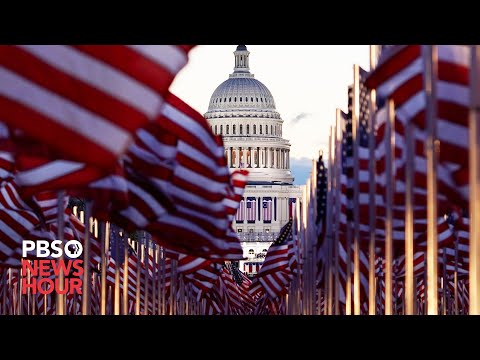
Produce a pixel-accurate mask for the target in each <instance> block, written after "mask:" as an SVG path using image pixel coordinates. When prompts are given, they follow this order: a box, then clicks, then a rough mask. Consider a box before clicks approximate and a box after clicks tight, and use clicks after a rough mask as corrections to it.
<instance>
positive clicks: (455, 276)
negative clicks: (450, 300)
mask: <svg viewBox="0 0 480 360" xmlns="http://www.w3.org/2000/svg"><path fill="white" fill-rule="evenodd" d="M453 296H454V307H455V309H454V310H455V315H458V234H457V232H455V269H454V272H453Z"/></svg>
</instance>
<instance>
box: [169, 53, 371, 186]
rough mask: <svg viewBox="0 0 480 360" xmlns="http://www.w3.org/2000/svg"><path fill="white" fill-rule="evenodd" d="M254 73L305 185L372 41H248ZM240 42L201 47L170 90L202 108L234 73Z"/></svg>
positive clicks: (299, 181)
mask: <svg viewBox="0 0 480 360" xmlns="http://www.w3.org/2000/svg"><path fill="white" fill-rule="evenodd" d="M247 48H248V50H249V51H250V56H249V61H250V72H251V73H253V74H254V75H255V78H256V79H257V80H259V81H261V82H262V83H263V84H264V85H266V86H267V87H268V89H269V90H270V92H271V93H272V95H273V98H274V99H275V105H276V108H277V111H278V112H279V113H280V115H281V117H282V119H283V120H284V123H283V137H284V138H286V139H288V140H290V143H291V145H292V146H291V149H290V157H291V159H290V164H291V169H292V172H293V175H294V176H295V184H298V185H301V184H305V182H306V179H307V178H308V176H309V174H310V169H311V167H312V160H313V159H314V158H317V157H318V151H319V150H323V151H324V154H326V153H327V151H328V134H329V128H330V126H331V125H333V124H334V122H335V111H336V108H341V109H343V110H344V111H346V110H347V90H348V86H349V85H350V84H352V82H353V65H354V64H358V65H360V66H361V67H363V68H364V69H365V70H368V69H369V63H370V62H369V47H368V45H247ZM235 49H236V45H199V46H197V47H196V48H194V49H193V50H192V51H191V52H190V55H189V61H188V64H187V65H186V66H185V68H184V69H183V70H182V71H181V72H180V73H179V74H178V75H177V77H176V78H175V81H174V82H173V84H172V86H171V87H170V90H171V92H173V93H174V94H175V95H177V96H179V97H180V98H181V99H182V100H184V101H185V102H186V103H188V104H189V105H190V106H192V107H193V108H194V109H196V110H197V111H198V112H200V113H201V114H202V115H203V114H205V112H206V111H207V109H208V103H209V101H210V96H211V95H212V94H213V92H214V91H215V89H216V88H217V86H218V85H220V84H221V83H222V82H223V81H225V80H226V79H228V75H229V74H231V73H232V72H233V67H234V56H233V52H234V51H235Z"/></svg>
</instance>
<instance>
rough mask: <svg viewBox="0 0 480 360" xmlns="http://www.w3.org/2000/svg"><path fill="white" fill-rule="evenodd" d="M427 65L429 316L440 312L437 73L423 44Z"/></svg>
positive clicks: (432, 50) (432, 51)
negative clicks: (438, 282) (438, 281)
mask: <svg viewBox="0 0 480 360" xmlns="http://www.w3.org/2000/svg"><path fill="white" fill-rule="evenodd" d="M422 55H423V60H424V66H425V84H424V86H425V96H426V120H427V139H426V143H425V151H426V157H427V284H426V285H427V311H428V315H437V314H438V284H437V280H438V259H437V258H438V253H437V247H438V244H437V241H438V240H437V213H438V211H437V158H438V147H439V142H438V140H437V112H436V82H435V79H436V76H437V58H438V57H437V47H436V46H432V45H428V46H427V45H426V46H423V47H422Z"/></svg>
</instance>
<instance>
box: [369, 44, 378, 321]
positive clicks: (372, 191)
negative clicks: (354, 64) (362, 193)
mask: <svg viewBox="0 0 480 360" xmlns="http://www.w3.org/2000/svg"><path fill="white" fill-rule="evenodd" d="M375 63H376V46H375V45H370V71H372V70H373V69H374V68H375ZM375 111H376V91H375V89H372V90H370V99H369V114H370V119H369V120H370V122H369V138H368V155H369V161H368V173H369V191H368V215H369V222H368V225H369V230H370V238H369V242H368V314H369V315H375V306H376V305H375V295H376V291H375V229H376V221H375V220H376V184H375V172H376V168H375V165H376V164H375Z"/></svg>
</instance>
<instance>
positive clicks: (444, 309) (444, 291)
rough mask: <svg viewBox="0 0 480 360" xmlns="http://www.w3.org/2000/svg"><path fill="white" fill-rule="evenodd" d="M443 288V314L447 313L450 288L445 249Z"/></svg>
mask: <svg viewBox="0 0 480 360" xmlns="http://www.w3.org/2000/svg"><path fill="white" fill-rule="evenodd" d="M442 289H443V299H442V300H443V308H442V309H443V315H447V289H448V279H447V252H446V251H445V249H443V279H442Z"/></svg>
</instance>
